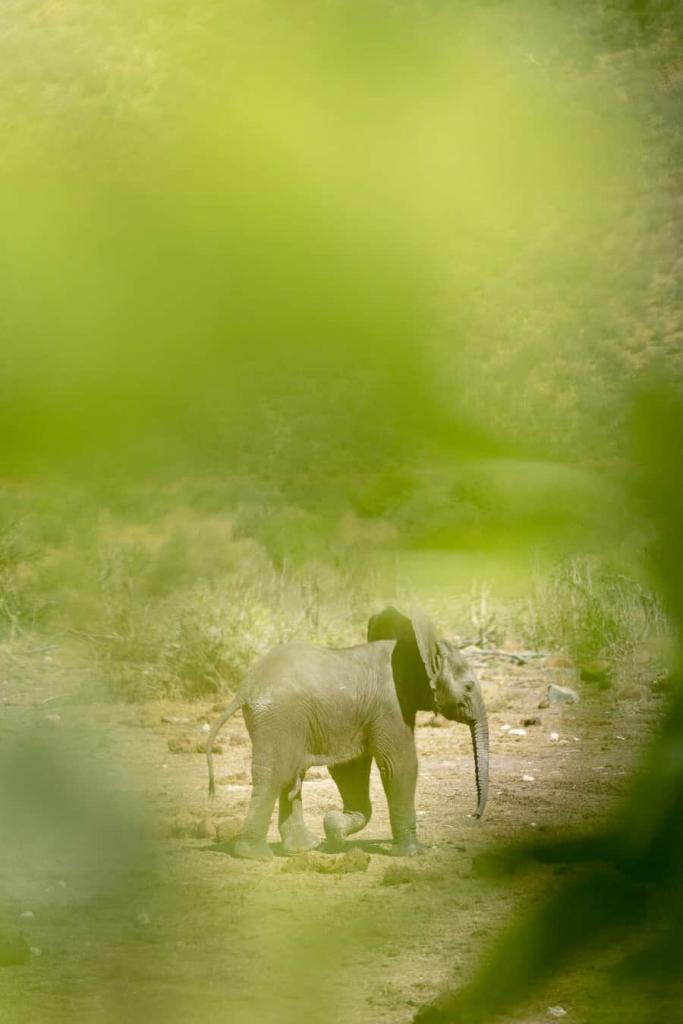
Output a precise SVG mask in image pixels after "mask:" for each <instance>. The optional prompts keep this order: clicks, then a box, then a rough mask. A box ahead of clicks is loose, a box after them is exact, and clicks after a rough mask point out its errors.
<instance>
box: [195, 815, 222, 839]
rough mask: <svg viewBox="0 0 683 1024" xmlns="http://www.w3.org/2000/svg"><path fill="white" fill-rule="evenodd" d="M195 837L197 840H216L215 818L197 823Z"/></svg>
mask: <svg viewBox="0 0 683 1024" xmlns="http://www.w3.org/2000/svg"><path fill="white" fill-rule="evenodd" d="M195 835H196V836H197V839H215V838H216V835H217V829H216V822H215V821H214V820H213V818H202V820H201V821H199V822H197V828H196V832H195Z"/></svg>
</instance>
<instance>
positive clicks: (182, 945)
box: [0, 657, 659, 1024]
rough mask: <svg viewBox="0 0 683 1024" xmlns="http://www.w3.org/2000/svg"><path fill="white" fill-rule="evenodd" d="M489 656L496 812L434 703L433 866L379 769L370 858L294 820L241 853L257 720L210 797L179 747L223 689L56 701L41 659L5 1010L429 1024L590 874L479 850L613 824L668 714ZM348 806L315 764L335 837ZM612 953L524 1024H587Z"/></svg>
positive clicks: (7, 852)
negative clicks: (446, 992) (179, 696)
mask: <svg viewBox="0 0 683 1024" xmlns="http://www.w3.org/2000/svg"><path fill="white" fill-rule="evenodd" d="M46 668H49V666H46ZM479 671H480V678H481V679H482V682H483V685H484V690H485V694H486V697H487V702H488V707H489V716H490V731H491V769H490V791H489V802H488V807H487V810H486V814H485V816H484V818H483V820H481V821H476V820H474V819H472V818H471V817H469V814H470V813H471V812H472V811H473V809H474V806H475V785H474V770H473V759H472V753H471V747H470V738H469V733H468V730H467V729H465V728H463V727H462V726H458V725H457V724H454V723H448V724H447V725H446V726H444V727H434V726H433V725H430V724H429V723H430V721H431V716H430V715H427V714H425V715H422V716H421V719H420V722H419V727H418V729H417V731H416V736H417V747H418V753H419V760H420V776H419V783H418V794H417V809H418V823H419V830H420V833H421V836H420V837H421V839H422V840H423V841H424V842H425V843H427V844H429V846H430V849H429V852H428V853H427V854H426V855H425V856H424V857H421V858H418V859H413V860H397V859H394V858H390V857H389V856H388V851H389V834H390V833H389V823H388V815H387V809H386V803H385V800H384V796H383V794H382V791H381V786H380V783H379V778H378V775H377V773H376V770H375V769H373V779H372V791H373V805H374V815H373V819H372V821H371V823H370V825H369V826H368V828H367V829H366V830H365V832H363V833H361V834H360V835H359V836H358V837H357V841H356V842H352V843H350V844H349V846H350V847H351V848H352V849H353V851H354V852H353V853H351V854H347V855H332V854H328V853H325V852H315V853H312V854H308V855H303V856H301V857H298V858H286V857H283V856H280V855H278V854H279V847H278V839H279V836H278V834H277V827H276V821H275V818H274V820H273V825H272V829H271V835H270V839H271V841H272V845H273V849H274V851H275V853H276V856H275V858H274V859H273V860H272V861H270V862H268V863H252V862H245V861H240V860H237V859H235V858H233V857H232V856H231V853H230V849H231V845H230V840H231V839H232V837H233V836H234V835H235V834H236V833H237V831H238V829H239V825H240V822H241V819H242V816H243V813H244V810H245V807H246V804H247V800H248V796H249V757H250V746H249V741H248V737H247V735H246V730H245V728H244V723H243V722H242V720H241V717H240V716H237V717H235V718H233V719H232V720H231V721H230V722H229V723H228V725H227V726H226V727H225V729H224V732H223V733H222V734H221V741H222V744H223V748H224V752H223V753H222V754H221V755H219V756H218V757H217V758H216V767H217V796H216V799H215V800H214V801H213V802H210V801H209V799H208V797H207V785H206V783H207V777H206V763H205V758H204V756H203V755H202V754H200V753H196V752H194V753H189V752H180V753H173V752H172V751H171V749H169V746H170V747H180V748H181V749H182V748H187V747H196V746H197V744H200V743H201V741H202V738H203V735H204V733H203V732H202V727H203V725H204V723H205V722H207V721H209V720H211V718H212V717H213V716H214V715H215V708H213V702H207V703H206V704H176V703H170V702H163V703H153V704H151V703H150V704H144V705H124V704H111V703H104V702H100V703H93V702H85V701H83V700H81V699H80V698H79V697H78V696H76V697H74V695H73V694H69V692H68V689H69V687H68V679H66V678H62V679H61V681H60V686H61V690H62V696H55V691H54V686H53V685H52V684H51V682H50V674H49V672H43V673H42V676H41V679H42V681H41V682H40V683H35V682H32V681H31V680H32V676H31V671H30V667H24V668H22V670H21V672H18V673H17V674H15V676H14V677H13V678H9V679H8V680H6V682H5V684H4V690H3V696H2V700H3V703H2V704H1V705H0V725H1V731H0V762H1V763H2V767H3V773H4V776H5V793H6V799H5V803H4V807H5V821H4V824H3V825H2V840H1V842H0V851H1V861H0V864H1V866H2V888H1V889H0V908H1V909H2V913H3V914H4V915H5V920H6V921H7V922H8V924H7V927H16V928H17V929H18V931H19V932H20V933H21V934H22V935H23V936H24V938H25V940H26V942H27V944H28V945H30V947H32V952H31V954H30V956H29V957H28V959H27V961H26V962H25V963H24V964H21V965H17V966H10V967H4V968H2V969H0V1006H1V1007H2V1013H1V1015H0V1019H2V1021H3V1024H19V1022H21V1024H23V1022H32V1024H43V1022H46V1024H52V1022H54V1024H62V1022H64V1024H66V1022H67V1021H68V1022H73V1021H78V1022H81V1021H83V1022H88V1024H90V1022H93V1024H104V1022H107V1024H109V1022H116V1024H118V1022H124V1021H125V1022H128V1021H132V1022H134V1024H135V1022H138V1021H147V1020H150V1021H151V1020H154V1021H170V1022H172V1024H173V1022H176V1021H177V1022H183V1024H191V1022H195V1021H197V1022H199V1021H207V1020H208V1021H226V1022H228V1021H230V1022H231V1024H256V1022H258V1024H270V1022H273V1024H274V1022H292V1024H294V1022H299V1021H312V1022H317V1021H330V1022H336V1021H344V1022H356V1021H357V1022H360V1021H364V1022H367V1021H370V1022H372V1024H389V1022H390V1021H391V1022H399V1024H400V1022H406V1024H407V1022H408V1021H410V1020H411V1017H412V1015H413V1014H414V1013H415V1010H416V1008H417V1007H418V1006H420V1005H421V1004H423V1003H424V1002H425V1001H427V1000H429V999H430V998H432V997H433V996H435V995H436V994H437V993H438V992H439V990H440V989H441V988H442V987H443V986H445V985H447V984H448V985H452V986H458V985H460V984H462V983H463V982H464V981H465V980H466V979H467V978H468V977H469V976H470V975H471V972H472V970H473V969H474V967H475V966H476V965H477V963H478V962H479V959H480V956H481V954H482V951H483V950H484V949H485V948H486V946H487V944H488V943H489V941H490V940H491V939H492V938H493V937H494V936H495V935H496V934H497V933H498V932H499V931H500V929H501V928H502V927H504V926H505V924H506V922H507V921H508V920H509V919H510V918H511V916H512V914H513V912H514V911H515V910H516V909H518V908H524V907H525V906H531V905H533V903H534V901H537V900H538V899H539V898H540V897H541V896H542V894H544V893H546V892H547V891H548V890H551V889H552V887H553V886H555V885H557V884H558V877H559V876H560V875H561V874H562V873H563V872H566V871H567V870H569V869H567V868H566V867H564V866H554V867H553V866H548V865H539V866H537V867H534V868H532V869H530V870H528V871H526V872H524V873H523V874H521V875H514V876H512V877H508V878H504V879H501V880H498V881H497V882H492V881H491V880H488V879H485V878H482V877H480V875H479V873H478V872H477V870H476V869H475V870H474V871H473V868H472V862H473V858H475V857H476V856H477V855H478V854H480V853H482V852H484V851H487V850H491V849H494V848H496V847H497V846H499V844H501V843H506V842H510V841H516V840H519V839H524V838H528V837H530V836H531V835H533V833H534V832H535V831H545V832H547V833H548V834H556V833H557V832H558V831H560V830H566V829H584V828H588V827H592V826H594V825H595V824H596V823H598V822H600V821H603V820H604V819H605V817H606V816H607V815H608V814H609V812H610V810H611V808H613V807H614V805H615V803H616V802H617V801H618V798H619V796H620V794H621V793H623V791H624V790H625V787H626V785H627V780H628V777H629V770H630V768H631V766H632V765H633V764H634V762H635V761H636V759H637V758H638V756H639V753H640V752H641V751H642V748H643V744H644V743H645V742H646V740H647V737H648V735H649V734H650V733H651V731H652V729H653V728H654V727H655V726H656V723H657V720H658V712H659V704H658V698H657V697H656V696H654V695H653V694H652V692H651V691H650V690H649V689H648V688H646V687H635V688H634V690H633V691H632V692H630V693H628V694H624V693H623V691H622V692H620V693H619V694H615V693H614V692H607V693H603V694H598V693H594V692H592V691H591V690H590V688H589V687H588V686H585V685H584V686H581V685H579V684H577V683H576V678H575V673H574V671H573V669H572V668H571V667H569V666H568V665H567V664H566V663H565V662H563V659H562V658H552V657H549V658H540V659H536V660H533V661H530V662H528V663H527V664H525V665H522V666H517V665H514V664H512V663H511V662H510V660H509V659H506V658H503V657H501V658H499V659H490V658H489V659H486V660H485V661H482V662H481V664H480V666H479ZM550 682H557V683H561V684H567V683H569V684H570V685H574V686H577V688H578V689H579V690H580V693H581V701H580V702H579V703H578V704H572V705H566V706H555V705H551V706H550V707H542V708H539V703H542V702H543V699H544V697H545V694H546V689H547V685H548V683H550ZM51 687H52V689H51ZM58 689H59V688H58ZM163 719H170V721H163ZM525 719H527V720H528V719H533V720H535V721H534V724H529V725H527V726H526V727H525V731H526V735H523V736H515V735H510V731H509V729H508V730H505V729H503V727H504V726H510V727H512V728H520V727H522V723H523V721H524V720H525ZM174 720H178V721H174ZM17 794H20V797H21V798H20V799H19V798H18V797H17ZM338 805H339V800H338V794H337V792H336V789H335V787H334V784H333V783H332V781H331V779H330V778H329V776H328V774H327V771H326V769H324V768H316V769H312V770H311V771H310V772H309V774H308V776H307V778H306V782H305V784H304V807H305V812H306V817H307V822H308V824H309V826H310V827H311V828H312V829H313V830H314V831H315V832H316V833H317V834H318V835H319V836H320V837H321V840H322V837H323V829H322V819H323V815H324V813H325V812H326V811H327V810H329V809H330V808H333V807H337V806H338ZM0 806H2V805H1V804H0ZM216 830H217V834H216ZM613 954H614V951H611V950H609V949H604V950H601V951H600V953H599V954H595V953H594V954H591V956H590V958H588V959H587V960H586V961H582V962H580V963H578V964H573V965H570V967H571V969H568V971H567V972H565V973H563V975H562V977H560V978H556V979H555V980H554V981H553V982H552V983H550V985H549V986H548V988H547V990H544V991H541V992H537V993H535V995H534V999H533V1000H532V1001H531V1002H530V1003H529V1004H528V1005H526V1006H525V1007H521V1008H519V1009H518V1012H517V1013H516V1015H514V1016H510V1017H508V1018H505V1019H506V1020H510V1021H512V1020H515V1021H524V1022H525V1024H534V1022H540V1021H547V1020H550V1019H553V1016H552V1015H549V1008H550V1007H561V1008H563V1009H564V1010H566V1016H567V1020H569V1021H572V1022H573V1021H589V1020H590V1019H591V999H592V995H591V993H592V992H593V989H594V987H595V985H596V984H598V983H599V982H600V979H601V977H602V975H603V974H604V972H605V971H606V970H607V968H608V967H609V963H610V960H611V958H612V957H613Z"/></svg>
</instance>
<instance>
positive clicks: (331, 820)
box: [323, 811, 347, 852]
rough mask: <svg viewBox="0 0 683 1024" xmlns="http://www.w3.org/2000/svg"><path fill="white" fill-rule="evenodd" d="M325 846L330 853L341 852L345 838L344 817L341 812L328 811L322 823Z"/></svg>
mask: <svg viewBox="0 0 683 1024" xmlns="http://www.w3.org/2000/svg"><path fill="white" fill-rule="evenodd" d="M323 827H324V829H325V838H326V839H327V846H328V849H329V850H330V851H331V852H336V851H338V850H343V849H344V848H345V846H346V843H345V839H346V836H347V822H346V815H345V814H344V812H343V811H328V812H327V814H326V815H325V819H324V821H323Z"/></svg>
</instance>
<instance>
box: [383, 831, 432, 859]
mask: <svg viewBox="0 0 683 1024" xmlns="http://www.w3.org/2000/svg"><path fill="white" fill-rule="evenodd" d="M427 850H428V847H427V846H425V845H424V844H423V843H420V842H418V840H417V839H416V838H415V837H414V836H411V837H410V838H409V839H398V840H396V839H395V840H394V842H393V844H392V847H391V856H392V857H421V856H422V854H424V853H426V852H427Z"/></svg>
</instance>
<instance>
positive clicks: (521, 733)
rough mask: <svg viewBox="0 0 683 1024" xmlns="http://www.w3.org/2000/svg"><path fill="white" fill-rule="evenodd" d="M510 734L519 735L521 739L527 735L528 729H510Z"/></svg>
mask: <svg viewBox="0 0 683 1024" xmlns="http://www.w3.org/2000/svg"><path fill="white" fill-rule="evenodd" d="M508 736H518V737H519V738H520V739H521V738H522V737H523V736H526V729H509V730H508Z"/></svg>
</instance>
